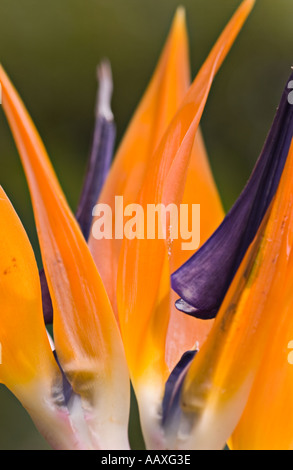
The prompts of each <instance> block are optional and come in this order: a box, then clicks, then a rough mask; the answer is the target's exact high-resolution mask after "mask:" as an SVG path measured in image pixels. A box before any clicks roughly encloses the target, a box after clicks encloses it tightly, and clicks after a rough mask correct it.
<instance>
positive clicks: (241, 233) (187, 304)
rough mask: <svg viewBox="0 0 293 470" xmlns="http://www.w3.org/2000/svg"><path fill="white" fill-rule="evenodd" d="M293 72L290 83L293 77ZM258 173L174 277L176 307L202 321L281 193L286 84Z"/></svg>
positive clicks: (290, 119) (291, 128)
mask: <svg viewBox="0 0 293 470" xmlns="http://www.w3.org/2000/svg"><path fill="white" fill-rule="evenodd" d="M292 79H293V74H292V75H291V77H290V79H289V82H290V81H292ZM289 82H288V83H287V84H286V89H285V91H284V93H283V96H282V99H281V103H280V106H279V108H278V110H277V114H276V117H275V120H274V122H273V125H272V128H271V131H270V133H269V135H268V138H267V141H266V143H265V146H264V148H263V151H262V153H261V156H260V157H259V159H258V161H257V163H256V166H255V168H254V171H253V173H252V175H251V177H250V179H249V181H248V183H247V185H246V187H245V188H244V190H243V192H242V193H241V195H240V197H239V198H238V200H237V202H236V203H235V204H234V206H233V207H232V209H231V210H230V212H229V213H228V214H227V216H226V217H225V219H224V221H223V222H222V224H221V225H220V226H219V228H218V229H217V230H216V232H215V233H214V234H213V235H212V236H211V238H210V239H209V240H208V241H207V242H206V243H205V244H204V245H203V246H202V247H201V248H200V249H199V250H198V251H197V252H196V253H195V254H194V255H193V256H192V257H191V258H190V259H189V260H188V261H187V262H186V263H185V264H184V265H183V266H182V267H181V268H179V269H178V270H177V271H176V272H175V273H174V274H173V275H172V287H173V289H174V291H175V292H176V293H177V294H178V295H179V296H180V297H181V299H180V300H178V301H177V302H176V307H177V308H178V310H181V311H183V312H185V313H187V314H189V315H192V316H194V317H197V318H201V319H210V318H214V317H215V316H216V314H217V312H218V310H219V308H220V305H221V303H222V301H223V299H224V297H225V295H226V292H227V290H228V288H229V286H230V283H231V282H232V280H233V277H234V275H235V273H236V271H237V269H238V267H239V265H240V263H241V261H242V259H243V257H244V255H245V253H246V251H247V249H248V247H249V245H250V243H251V242H252V241H253V239H254V237H255V235H256V232H257V230H258V228H259V226H260V224H261V222H262V220H263V218H264V216H265V214H266V212H267V210H268V208H269V206H270V203H271V201H272V199H273V197H274V195H275V193H276V191H277V188H278V185H279V181H280V178H281V175H282V172H283V169H284V165H285V163H286V159H287V156H288V152H289V148H290V145H291V141H292V137H293V106H292V104H290V100H289V96H288V95H289V93H290V91H291V90H290V88H289V87H288V85H289Z"/></svg>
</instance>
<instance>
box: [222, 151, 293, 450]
mask: <svg viewBox="0 0 293 470" xmlns="http://www.w3.org/2000/svg"><path fill="white" fill-rule="evenodd" d="M289 158H290V160H289V161H288V163H287V168H286V171H285V173H284V176H283V181H282V185H281V187H280V190H279V193H278V196H277V199H276V202H275V206H274V210H273V212H272V215H271V222H270V225H269V227H268V229H267V234H266V239H265V241H266V245H267V246H266V247H265V249H264V250H263V254H262V257H263V259H265V257H266V258H267V260H268V261H267V265H268V271H267V272H265V271H264V272H263V273H262V272H261V271H259V273H258V275H257V282H258V283H259V285H260V286H259V289H260V288H263V289H267V286H268V287H269V286H270V291H269V293H268V299H267V300H266V303H265V305H263V307H262V310H263V311H262V316H263V319H262V320H261V321H262V322H266V324H267V327H266V331H267V330H268V331H267V335H266V336H264V339H263V340H262V342H259V343H254V344H255V345H258V344H259V348H260V349H261V350H262V351H264V352H263V356H262V360H261V364H260V366H259V368H258V371H257V376H256V379H255V381H254V383H253V387H252V389H251V392H250V395H249V400H248V403H247V405H246V407H245V410H244V413H243V415H242V417H241V419H240V422H239V424H238V425H237V428H236V430H235V431H234V433H233V435H232V438H231V439H230V442H229V445H230V446H231V448H233V449H236V450H238V449H239V450H241V449H251V450H292V449H293V405H292V393H293V366H292V353H291V351H292V349H293V348H292V339H293V321H292V307H293V295H292V292H293V281H292V280H293V270H292V268H293V256H292V247H293V230H292V227H293V212H292V198H293V191H292V178H293V161H292V160H293V144H292V147H291V154H290V157H289ZM269 262H270V265H269ZM291 348H292V349H291Z"/></svg>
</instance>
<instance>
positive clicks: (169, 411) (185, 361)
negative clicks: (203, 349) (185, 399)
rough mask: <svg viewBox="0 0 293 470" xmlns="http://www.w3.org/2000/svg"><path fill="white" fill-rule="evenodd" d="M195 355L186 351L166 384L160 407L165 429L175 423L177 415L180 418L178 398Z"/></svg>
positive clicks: (193, 352) (194, 352)
mask: <svg viewBox="0 0 293 470" xmlns="http://www.w3.org/2000/svg"><path fill="white" fill-rule="evenodd" d="M196 353H197V351H187V352H186V353H184V354H183V356H182V358H181V359H180V361H179V362H178V364H177V365H176V367H175V368H174V369H173V371H172V372H171V374H170V376H169V379H168V380H167V382H166V386H165V394H164V398H163V405H162V408H163V410H162V411H163V416H162V424H163V426H164V427H166V428H169V427H170V425H171V423H172V422H173V421H176V418H177V414H179V416H180V412H181V411H180V397H181V390H182V386H183V382H184V379H185V376H186V374H187V371H188V369H189V366H190V364H191V361H192V360H193V359H194V357H195V355H196Z"/></svg>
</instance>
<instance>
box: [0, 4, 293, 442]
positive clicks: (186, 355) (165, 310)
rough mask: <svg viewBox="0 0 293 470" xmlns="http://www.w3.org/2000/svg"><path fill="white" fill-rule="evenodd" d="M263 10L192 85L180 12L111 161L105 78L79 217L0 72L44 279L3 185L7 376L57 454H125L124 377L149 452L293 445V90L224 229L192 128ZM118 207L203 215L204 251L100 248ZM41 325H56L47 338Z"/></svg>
mask: <svg viewBox="0 0 293 470" xmlns="http://www.w3.org/2000/svg"><path fill="white" fill-rule="evenodd" d="M253 5H254V1H253V0H244V1H243V2H242V4H241V5H240V7H239V8H238V10H237V11H236V13H235V14H234V16H233V17H232V19H231V20H230V22H229V23H228V25H227V27H226V28H225V30H224V31H223V33H222V34H221V36H220V38H219V40H218V41H217V43H216V44H215V46H214V48H213V49H212V51H211V53H210V55H209V56H208V58H207V60H206V61H205V63H204V65H203V66H202V68H201V70H200V72H199V73H198V75H197V77H196V78H195V80H194V82H193V83H192V84H191V85H190V84H189V75H190V72H189V63H188V46H187V34H186V27H185V21H184V12H183V10H182V9H181V8H180V9H179V10H178V12H177V14H176V17H175V20H174V23H173V26H172V29H171V32H170V35H169V37H168V40H167V43H166V45H165V47H164V50H163V53H162V55H161V58H160V60H159V63H158V66H157V68H156V71H155V73H154V75H153V78H152V80H151V83H150V85H149V87H148V89H147V91H146V93H145V95H144V97H143V99H142V101H141V103H140V105H139V107H138V109H137V111H136V113H135V115H134V117H133V119H132V121H131V123H130V125H129V128H128V130H127V132H126V135H125V137H124V139H123V141H122V143H121V145H120V147H119V149H118V151H117V154H116V156H115V158H114V161H113V164H111V153H112V150H113V139H114V135H115V128H114V124H113V116H112V113H111V110H110V107H109V100H110V96H111V91H112V90H111V80H110V78H109V76H108V72H107V70H108V69H107V67H105V66H104V67H102V68H101V69H100V94H99V98H98V107H97V110H98V112H97V119H96V128H95V134H94V142H93V152H92V154H91V158H90V161H89V166H88V172H87V176H86V180H85V185H84V188H83V193H82V196H81V199H80V204H79V207H78V210H77V213H76V215H75V216H74V215H73V214H72V212H71V210H70V209H69V207H68V204H67V202H66V199H65V196H64V194H63V192H62V189H61V187H60V185H59V182H58V180H57V178H56V175H55V173H54V170H53V168H52V166H51V163H50V160H49V157H48V155H47V153H46V150H45V148H44V145H43V143H42V141H41V139H40V137H39V135H38V133H37V130H36V128H35V126H34V125H33V123H32V120H31V118H30V117H29V115H28V112H27V111H26V109H25V107H24V105H23V103H22V101H21V99H20V97H19V96H18V94H17V92H16V90H15V89H14V87H13V85H12V84H11V82H10V80H9V78H8V77H7V75H6V73H5V72H4V70H3V68H0V83H1V86H2V93H3V109H4V112H5V114H6V116H7V119H8V123H9V125H10V128H11V131H12V134H13V137H14V140H15V143H16V145H17V147H18V150H19V155H20V158H21V161H22V164H23V167H24V170H25V175H26V178H27V181H28V186H29V189H30V194H31V199H32V204H33V210H34V215H35V221H36V227H37V231H38V238H39V243H40V248H41V254H42V260H43V266H44V270H43V271H41V272H40V273H39V272H38V269H37V265H36V262H35V259H34V253H33V251H32V248H31V246H30V243H29V240H28V238H27V235H26V233H25V231H24V229H23V227H22V225H21V222H20V220H19V218H18V216H17V215H16V213H15V211H14V209H13V207H12V205H11V203H10V202H9V199H8V197H7V195H6V194H5V192H4V190H3V189H1V190H0V211H1V217H0V237H1V245H0V246H1V248H0V267H1V273H0V276H1V277H0V301H1V313H0V334H1V342H2V348H3V351H2V352H3V362H2V365H1V366H0V380H1V382H2V383H4V384H5V385H6V386H7V387H8V388H9V389H10V390H11V391H12V392H13V393H14V394H15V396H16V397H17V398H18V399H19V400H20V402H21V403H22V404H23V406H24V407H25V408H26V409H27V410H28V412H29V413H30V415H31V417H32V419H33V420H34V422H35V423H36V426H37V427H38V429H39V430H40V432H41V433H42V434H43V435H44V436H45V438H46V439H47V440H48V442H49V443H50V444H51V446H52V447H53V448H55V449H128V448H129V442H128V420H129V408H130V381H131V383H132V385H133V388H134V391H135V394H136V397H137V401H138V405H139V412H140V420H141V425H142V431H143V435H144V438H145V443H146V446H147V448H148V449H221V448H223V447H224V445H225V443H226V442H227V441H228V440H229V444H230V447H231V448H233V449H241V448H275V447H277V448H292V445H293V429H291V428H292V426H293V425H292V424H291V423H292V422H293V420H290V419H288V413H289V414H290V413H291V409H292V405H291V398H290V394H291V389H292V385H291V384H292V383H293V381H292V376H291V374H292V373H293V371H292V368H290V365H289V364H288V361H287V360H286V355H287V353H288V351H287V345H288V342H289V341H290V340H291V339H292V338H293V331H292V326H293V325H292V321H291V320H290V306H291V302H292V298H291V292H292V288H291V279H292V276H291V275H290V274H291V264H292V262H291V247H292V233H291V223H290V222H291V217H292V210H291V204H292V189H291V186H290V181H291V180H292V171H293V169H292V157H293V154H292V152H293V148H292V145H291V141H292V135H293V133H292V131H293V128H292V125H293V124H292V105H291V104H290V99H288V96H289V93H290V87H288V84H287V85H286V89H285V92H284V94H283V97H282V100H281V104H280V106H279V108H278V111H277V115H276V118H275V121H274V123H273V126H272V129H271V132H270V133H269V135H268V139H267V141H266V144H265V146H264V149H263V152H262V154H261V156H260V158H259V160H258V162H257V164H256V167H255V169H254V171H253V173H252V176H251V178H250V180H249V182H248V183H247V185H246V187H245V188H244V190H243V192H242V194H241V196H240V197H239V199H238V200H237V202H236V203H235V205H234V206H233V208H232V209H231V211H230V212H229V214H227V216H226V217H224V212H223V209H222V206H221V202H220V198H219V195H218V192H217V189H216V187H215V183H214V180H213V177H212V174H211V171H210V168H209V164H208V159H207V155H206V151H205V146H204V142H203V139H202V135H201V132H200V128H199V124H200V120H201V116H202V113H203V111H204V107H205V104H206V101H207V98H208V95H209V92H210V89H211V85H212V82H213V80H214V78H215V75H216V73H217V71H218V70H219V68H220V66H221V65H222V63H223V61H224V59H225V57H226V55H227V53H228V52H229V50H230V48H231V46H232V44H233V43H234V41H235V39H236V37H237V35H238V33H239V31H240V29H241V28H242V26H243V23H244V22H245V20H246V18H247V16H248V15H249V13H250V11H251V9H252V7H253ZM291 81H292V79H291ZM291 81H289V82H288V83H291ZM116 195H123V197H124V199H125V202H126V204H128V203H133V202H136V203H139V204H140V205H141V206H142V207H146V205H147V204H149V203H152V204H159V203H164V204H165V205H168V204H170V203H174V204H177V205H179V204H180V203H181V202H182V201H183V202H184V203H187V204H189V205H192V204H193V203H196V204H199V203H200V204H201V212H202V223H201V228H202V232H201V237H202V246H201V248H200V249H199V250H198V251H197V252H196V253H195V254H194V253H189V252H186V251H183V250H182V249H181V240H174V241H172V240H166V241H165V240H159V239H155V240H147V239H144V240H140V239H139V240H138V239H134V240H129V239H127V238H124V239H123V240H115V239H113V240H106V239H103V240H96V239H95V238H94V237H93V236H92V232H91V230H90V228H91V225H92V224H93V223H94V222H95V220H94V219H92V208H93V206H94V204H95V203H96V202H97V201H99V202H102V203H106V204H109V206H110V207H114V200H115V196H116ZM114 217H115V215H114ZM166 233H168V231H167V230H166ZM171 287H172V288H171ZM178 296H179V297H178ZM44 318H45V322H46V323H48V322H53V339H51V338H50V337H49V335H48V333H47V331H46V328H45V322H44ZM270 400H273V405H272V406H270V409H269V411H268V406H269V402H270ZM284 400H287V401H284ZM279 404H280V405H279ZM278 406H279V408H278Z"/></svg>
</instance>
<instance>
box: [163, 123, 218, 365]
mask: <svg viewBox="0 0 293 470" xmlns="http://www.w3.org/2000/svg"><path fill="white" fill-rule="evenodd" d="M182 204H187V205H188V207H189V213H190V208H191V207H192V205H193V204H199V205H200V246H201V245H203V243H204V242H205V241H206V240H207V239H208V238H209V237H210V236H211V235H212V234H213V232H214V231H215V230H216V229H217V227H218V226H219V225H220V223H221V222H222V220H223V217H224V210H223V207H222V204H221V201H220V197H219V194H218V191H217V188H216V185H215V182H214V179H213V176H212V172H211V169H210V166H209V163H208V157H207V154H206V149H205V145H204V142H203V138H202V135H201V132H200V130H198V131H197V134H196V137H195V140H194V144H193V149H192V152H191V157H190V163H189V167H188V172H187V178H186V184H185V190H184V195H183V199H182ZM189 220H191V219H189ZM182 242H183V240H182V237H179V238H178V239H175V240H174V241H173V247H172V266H174V268H173V269H172V272H174V270H176V269H178V268H179V267H180V266H182V265H183V264H184V263H185V262H186V261H187V260H188V259H189V258H190V257H191V256H192V255H193V254H194V250H192V251H190V250H183V249H182ZM176 300H178V295H177V294H176V293H175V292H173V291H172V301H171V315H170V321H169V327H168V337H167V343H166V360H167V364H168V367H169V369H170V370H173V368H174V367H175V365H176V364H177V363H178V362H179V360H180V358H181V356H182V355H183V354H184V353H185V352H186V351H189V350H191V349H193V348H194V346H195V344H196V345H197V347H199V348H200V347H201V346H202V344H203V343H204V341H205V340H206V338H207V335H208V333H209V332H210V329H211V327H212V325H213V320H209V321H207V320H205V321H203V320H199V319H197V318H192V317H190V316H189V315H184V314H183V315H182V313H181V312H179V311H178V310H177V308H176V307H175V302H176Z"/></svg>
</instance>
